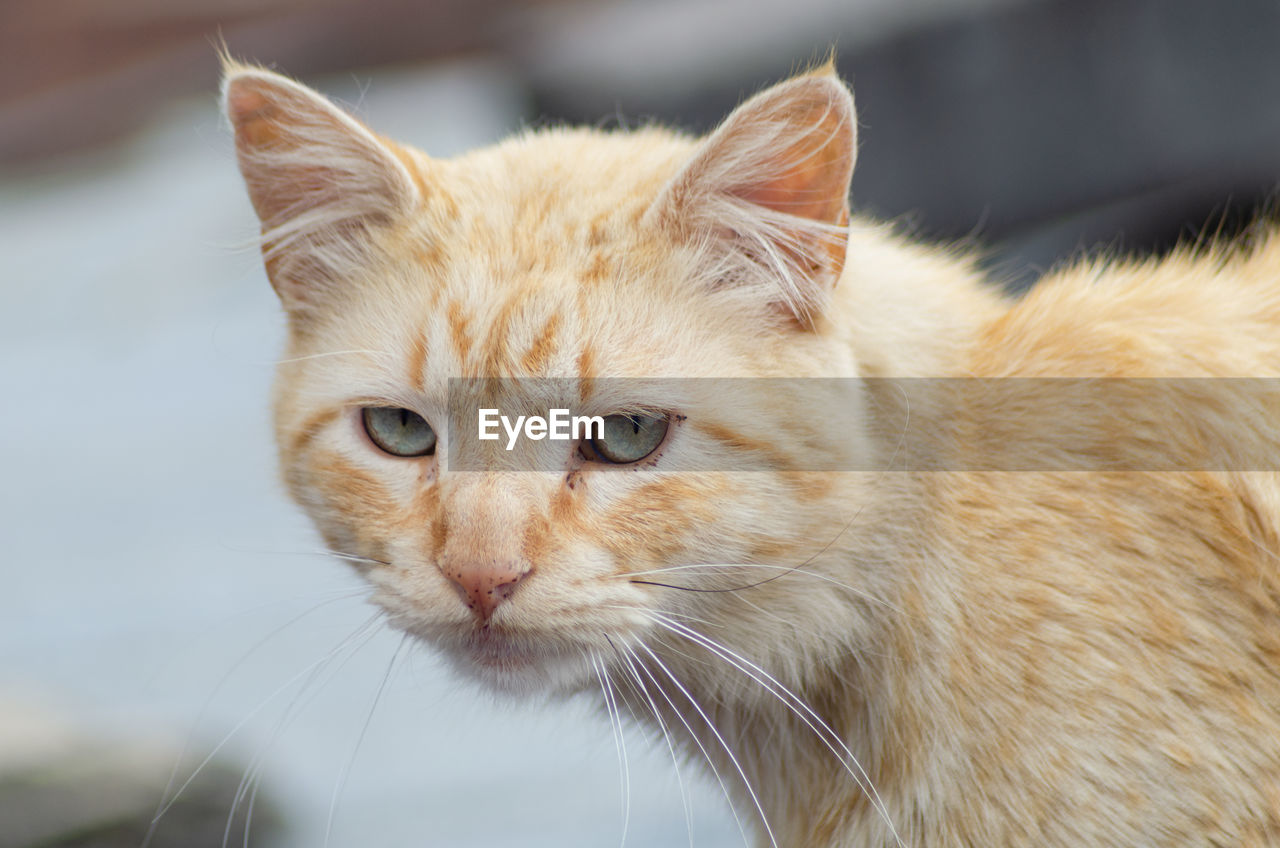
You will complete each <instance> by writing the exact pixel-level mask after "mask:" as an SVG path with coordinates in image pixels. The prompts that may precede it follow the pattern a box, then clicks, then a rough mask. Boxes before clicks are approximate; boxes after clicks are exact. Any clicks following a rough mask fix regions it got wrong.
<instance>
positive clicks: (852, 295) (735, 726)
mask: <svg viewBox="0 0 1280 848" xmlns="http://www.w3.org/2000/svg"><path fill="white" fill-rule="evenodd" d="M849 257H850V259H849V262H848V263H847V265H846V267H845V270H844V274H843V276H842V278H841V280H840V283H839V285H838V286H837V288H836V291H835V293H834V295H833V303H832V313H831V316H832V321H831V324H830V325H829V326H828V331H829V332H832V333H837V334H839V337H840V338H841V339H842V341H843V342H845V343H847V344H848V349H849V351H850V354H851V357H852V359H853V361H854V363H855V365H856V368H855V370H856V372H857V373H859V374H860V375H862V376H863V377H871V378H908V379H910V378H920V377H937V376H944V377H945V376H963V375H965V373H966V368H965V364H964V363H965V359H966V353H967V351H968V350H969V349H970V347H971V345H972V342H973V340H974V339H975V338H976V337H977V336H978V334H979V333H980V332H981V331H982V329H983V327H984V326H986V325H987V324H988V323H989V322H990V321H991V320H993V319H994V318H995V317H997V316H998V315H999V314H1000V313H1001V312H1002V311H1003V310H1004V309H1005V308H1006V305H1005V303H1004V301H1003V300H1002V299H1001V297H1000V296H999V295H998V294H997V293H996V291H995V289H993V288H992V287H990V286H988V285H986V284H984V283H983V281H982V278H981V276H980V275H979V274H978V273H977V271H976V270H974V268H973V266H972V264H971V263H970V262H968V261H967V260H966V259H965V258H964V257H962V256H960V255H958V254H956V255H953V254H948V253H945V252H941V251H936V250H926V249H923V248H919V247H915V246H912V245H910V244H908V243H906V242H904V241H901V240H899V239H897V238H895V237H893V236H891V235H890V234H889V233H888V232H887V230H886V228H885V227H878V226H874V225H864V224H857V223H855V224H854V226H853V228H852V236H851V247H850V250H849ZM893 384H894V380H892V379H883V380H881V379H877V380H870V381H868V382H867V384H866V385H868V387H869V388H868V391H871V392H874V391H892V389H893ZM926 396H927V389H926ZM881 400H885V401H889V402H883V403H882V402H880V401H881ZM892 400H893V398H892V397H890V398H885V399H877V398H872V399H871V402H870V403H868V405H867V411H868V414H869V415H870V418H869V419H868V421H869V427H870V429H871V430H872V431H876V432H872V433H870V434H869V435H868V436H867V439H868V448H867V450H868V451H869V452H870V453H871V454H872V455H871V457H870V467H872V468H880V469H886V470H883V471H880V472H865V473H854V474H834V475H828V477H829V479H828V480H827V481H826V484H828V485H829V486H830V487H831V490H830V493H829V495H828V496H827V497H825V498H824V499H823V503H822V509H823V510H824V515H823V518H822V521H821V523H820V524H819V525H815V527H813V528H811V530H812V533H813V534H814V538H815V539H817V538H818V537H819V536H821V539H820V541H817V542H815V543H814V546H813V547H812V548H803V549H802V548H801V547H799V546H798V547H797V548H796V550H794V551H792V552H791V559H792V560H794V562H792V561H786V562H779V563H771V564H770V567H775V568H776V567H778V566H780V565H781V566H787V565H791V566H795V565H797V564H800V569H801V570H803V572H805V573H804V574H803V575H796V576H794V577H791V578H790V579H780V580H777V581H775V582H773V583H771V584H770V585H768V586H761V587H758V588H756V589H753V590H751V591H750V593H749V594H744V597H743V603H744V604H749V606H743V607H741V608H734V607H732V605H731V604H730V605H728V608H730V609H740V611H746V610H752V609H754V610H755V613H754V615H756V616H757V617H758V621H759V633H758V636H759V638H758V639H756V640H754V641H753V642H752V644H743V645H738V644H732V645H723V646H722V649H723V650H722V651H721V652H720V654H719V656H718V658H709V657H708V656H707V654H708V653H711V652H713V651H700V650H693V651H691V650H686V648H688V646H687V645H686V646H684V647H680V646H679V645H678V644H676V643H679V642H680V641H681V640H680V639H679V638H668V639H667V640H666V642H667V644H671V645H674V646H675V648H679V649H678V650H677V649H672V650H670V651H663V650H662V649H661V648H659V649H658V652H659V654H660V655H661V662H663V663H666V664H667V665H669V666H670V667H672V669H673V670H674V671H675V675H674V676H676V677H679V678H681V679H682V680H684V681H688V684H687V685H688V687H689V692H688V697H689V700H696V701H697V703H698V704H699V705H700V709H701V710H702V711H705V716H704V715H703V714H702V713H700V712H699V713H695V712H691V711H690V710H688V709H686V710H683V711H682V712H683V714H684V715H683V718H682V717H681V716H679V715H676V714H675V712H673V711H669V710H666V709H662V710H660V711H661V712H663V713H665V717H664V718H665V724H666V725H667V730H668V731H669V732H671V733H672V734H673V735H674V736H675V737H676V738H681V739H683V741H684V742H685V747H686V748H687V749H688V753H689V754H690V756H692V757H693V758H694V759H695V760H696V759H700V758H701V757H702V756H704V755H705V756H707V757H708V758H709V759H711V760H712V761H714V762H715V763H716V768H717V770H718V771H719V772H720V773H721V775H722V777H723V779H724V781H725V783H726V784H730V785H733V786H735V787H738V789H737V796H738V797H737V803H736V806H737V807H738V808H739V809H743V810H749V809H752V808H754V807H755V805H756V803H757V800H758V801H759V804H760V805H761V806H762V807H764V809H765V812H766V814H767V817H768V820H769V821H770V822H771V823H773V824H775V825H776V826H777V829H778V830H779V831H780V832H785V833H788V834H798V833H810V834H821V833H822V832H829V833H847V832H849V828H850V827H851V824H850V823H851V822H852V821H853V820H854V819H856V820H858V821H860V822H862V823H863V824H864V825H865V827H866V828H867V830H866V831H865V835H866V837H867V841H866V844H886V841H887V844H892V840H891V836H890V833H891V832H890V831H888V830H886V829H884V827H885V825H884V821H885V816H883V815H881V814H880V813H879V812H878V811H877V810H876V809H875V806H876V805H877V804H880V803H883V804H886V805H899V808H897V809H893V810H888V809H887V808H886V812H887V813H888V814H889V815H890V816H891V817H892V818H893V819H894V820H896V821H898V822H901V821H904V820H905V819H907V818H909V817H910V813H909V812H908V811H904V810H903V809H901V808H900V805H901V804H903V803H907V804H909V803H911V802H910V801H909V800H908V799H909V798H910V797H912V790H911V789H910V788H908V787H909V786H910V785H912V784H913V783H916V782H917V781H916V780H915V778H914V777H912V776H911V775H910V774H909V773H908V772H909V771H910V769H911V767H912V764H913V763H924V762H934V761H937V757H936V756H935V754H936V752H934V751H924V750H918V749H919V748H920V746H922V745H928V744H932V743H931V741H930V740H933V739H935V735H934V734H932V733H929V732H925V731H924V730H923V729H922V728H921V727H919V726H917V725H920V724H921V723H923V722H928V721H930V720H931V719H930V718H929V717H928V716H926V715H924V714H922V713H920V711H919V705H921V704H937V703H939V698H943V697H944V696H945V693H938V692H932V691H925V690H928V689H929V687H931V686H934V685H936V681H938V680H940V679H943V675H941V674H938V673H936V670H931V668H930V667H929V665H930V663H933V662H937V661H940V660H939V659H938V658H939V657H941V656H943V654H944V653H945V649H946V645H947V643H948V639H949V630H948V628H949V620H950V619H949V616H948V609H949V607H950V606H951V605H952V604H953V603H954V598H955V596H956V593H955V592H954V591H953V590H952V588H951V587H950V585H949V582H948V581H949V577H948V575H946V574H942V573H938V571H937V569H935V568H934V567H933V565H934V564H936V563H937V562H938V561H940V560H943V559H945V554H940V553H939V552H938V551H936V550H934V549H933V541H932V540H934V539H936V538H937V534H935V533H933V532H932V531H931V529H930V528H931V522H932V521H933V520H934V519H933V516H931V515H930V513H929V511H928V510H927V509H926V508H925V504H926V503H927V502H928V492H927V487H928V486H929V485H931V484H932V483H931V481H930V479H929V477H930V475H912V474H901V473H894V472H893V471H890V470H887V469H890V468H895V469H896V468H900V467H901V466H900V463H898V462H896V461H895V456H894V451H896V450H898V449H899V448H900V442H899V439H898V435H900V434H899V433H897V431H895V430H894V428H895V427H896V426H897V423H898V422H897V421H891V422H877V421H876V420H875V416H876V414H877V410H883V409H886V408H890V407H892V406H893V404H892V402H891V401H892ZM927 406H928V405H927V404H925V405H924V407H926V408H918V409H914V410H913V413H912V414H913V416H915V417H914V419H913V428H914V432H917V433H931V432H937V431H945V429H946V427H945V422H944V421H942V420H941V416H940V415H939V420H938V421H937V422H936V426H935V424H931V423H930V422H929V421H928V420H927V419H928V417H929V416H930V414H931V413H930V411H929V409H928V408H927ZM934 414H935V415H937V413H936V408H935V413H934ZM922 416H923V418H924V419H926V420H921V417H922ZM849 437H850V438H857V437H856V436H854V435H852V434H850V436H849ZM881 437H885V438H881ZM822 546H825V547H822ZM747 573H750V572H747ZM770 576H773V573H772V572H770ZM744 582H753V581H750V580H747V581H744ZM926 610H927V611H928V613H927V614H926V612H925V611H926ZM713 624H714V622H712V623H709V624H708V625H707V626H706V627H705V628H704V630H705V632H706V633H707V634H709V635H710V636H711V637H712V638H714V637H715V634H716V633H717V630H716V629H715V628H714V627H713ZM691 653H695V654H700V655H699V656H695V657H694V659H693V661H690V654H691ZM709 659H710V660H711V661H710V662H708V660H709ZM652 673H653V675H654V678H655V680H654V682H655V683H663V682H665V679H664V678H663V676H662V675H663V672H662V670H661V669H659V668H654V669H653V672H652ZM668 688H669V686H668ZM680 698H681V696H680V695H677V696H676V699H677V700H680ZM659 706H660V707H661V706H665V705H662V704H660V703H659ZM647 711H648V706H646V705H640V708H638V709H637V711H636V714H637V715H643V714H645V713H646V712H647ZM683 721H688V722H690V723H691V724H693V729H694V730H695V731H696V733H695V734H688V733H685V732H684V731H685V730H686V729H687V728H685V727H682V726H681V725H682V722H683ZM708 723H710V724H713V725H714V726H715V727H716V729H717V730H718V732H719V733H720V734H722V735H723V743H722V742H721V741H720V739H719V738H718V737H717V736H716V735H715V734H713V733H712V732H711V731H710V729H709V728H708V727H707V726H706V725H707V724H708ZM832 731H834V732H832ZM693 735H696V736H698V737H699V738H700V739H701V745H702V748H703V750H699V748H698V747H696V746H695V744H694V743H693V742H691V740H690V737H691V736H693ZM908 745H910V746H914V748H913V749H912V750H908V747H907V746H908ZM726 748H727V749H732V750H733V752H734V756H733V757H731V756H729V755H728V753H727V751H726V750H725V749H726ZM850 755H852V756H850ZM780 762H786V763H787V764H788V766H787V768H788V777H787V778H786V779H785V780H783V779H781V778H780V775H779V771H778V763H780ZM842 764H843V765H842ZM739 768H740V769H741V770H742V773H745V775H746V781H745V782H746V783H750V784H751V786H752V788H753V789H754V790H755V793H756V796H755V798H753V797H752V796H751V794H750V793H748V792H746V790H745V789H744V788H742V784H743V783H744V781H742V780H741V776H742V774H741V773H739V772H738V769H739ZM806 770H810V771H811V772H812V773H804V772H805V771H806ZM872 784H874V785H875V786H876V787H877V788H878V789H879V791H880V793H881V795H882V796H883V798H882V799H878V798H877V795H876V794H875V793H873V792H871V791H870V790H869V787H870V786H871V785H872ZM817 787H821V788H822V790H821V791H823V792H832V793H837V794H840V795H843V796H845V800H844V802H842V803H840V804H833V805H831V808H832V809H841V810H845V811H850V812H849V815H848V818H847V819H846V820H844V821H841V822H835V821H832V822H827V823H814V822H809V821H801V820H795V821H790V820H789V818H790V817H793V816H797V815H801V811H804V810H810V809H812V808H813V803H812V802H813V799H812V797H809V795H810V794H811V793H812V792H814V791H816V788H817ZM793 793H804V797H801V796H800V795H798V794H793ZM852 811H860V812H858V813H857V814H855V813H853V812H852ZM814 838H815V839H818V840H819V841H817V842H814V844H827V843H825V842H821V837H820V836H815V837H814ZM764 844H767V842H766V843H764ZM806 844H807V843H806Z"/></svg>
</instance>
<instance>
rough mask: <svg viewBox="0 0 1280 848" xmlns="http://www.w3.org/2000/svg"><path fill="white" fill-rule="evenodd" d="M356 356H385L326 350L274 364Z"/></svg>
mask: <svg viewBox="0 0 1280 848" xmlns="http://www.w3.org/2000/svg"><path fill="white" fill-rule="evenodd" d="M356 354H361V355H364V356H383V357H385V356H386V355H387V354H386V352H385V351H378V350H328V351H325V352H323V353H312V354H308V355H307V356H295V357H293V358H292V359H277V360H276V364H277V365H287V364H289V363H291V362H306V361H307V360H310V359H324V358H325V357H327V356H353V355H356Z"/></svg>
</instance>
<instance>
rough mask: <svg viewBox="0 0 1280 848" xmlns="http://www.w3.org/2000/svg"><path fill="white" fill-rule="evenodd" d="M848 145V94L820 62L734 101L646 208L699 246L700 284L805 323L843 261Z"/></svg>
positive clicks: (851, 134) (851, 138)
mask: <svg viewBox="0 0 1280 848" xmlns="http://www.w3.org/2000/svg"><path fill="white" fill-rule="evenodd" d="M856 147H857V127H856V116H855V112H854V106H853V96H852V95H851V94H850V92H849V89H848V88H846V87H845V85H844V84H843V83H842V82H841V81H840V80H839V78H838V77H837V76H836V75H835V71H834V69H833V68H832V66H831V65H830V64H828V65H827V66H825V67H823V68H820V69H818V70H816V71H814V72H811V73H808V74H805V75H804V76H800V77H796V78H794V79H791V80H788V81H786V82H783V83H780V84H778V85H775V86H773V87H772V88H769V89H767V90H765V91H763V92H761V93H760V94H757V95H755V96H754V97H752V98H751V99H749V100H747V101H746V102H745V103H743V104H742V105H741V106H739V107H738V108H737V109H736V110H735V111H734V112H733V113H732V114H731V115H730V116H729V117H728V118H727V119H726V120H725V121H724V123H723V124H721V125H720V127H719V128H718V129H716V131H715V132H713V133H712V134H711V135H710V136H708V137H707V138H706V139H705V140H704V141H703V143H702V145H701V147H700V148H699V149H698V151H697V153H695V154H694V156H693V158H692V159H691V160H690V161H689V162H688V163H687V164H686V165H685V166H684V168H683V169H682V170H681V171H680V172H679V173H678V174H677V176H676V177H675V178H674V179H673V180H672V182H671V183H670V184H668V185H667V187H666V188H665V189H664V191H663V193H662V195H661V196H660V197H659V198H658V199H657V201H656V202H655V204H654V206H653V207H652V208H651V209H650V211H649V214H650V216H651V218H653V219H655V220H656V221H657V222H658V224H659V225H661V226H664V227H667V228H668V229H674V230H677V231H679V232H681V233H682V234H683V235H684V236H685V237H686V239H688V240H689V243H690V244H693V245H696V246H698V247H699V248H700V249H702V250H703V251H704V257H703V258H704V260H705V261H704V265H705V267H706V269H707V271H706V273H707V274H708V275H710V276H711V277H712V278H713V279H711V280H709V281H707V282H710V283H712V284H713V285H715V286H725V285H732V286H738V287H746V288H748V289H751V290H754V291H753V294H756V295H757V296H759V297H762V298H766V299H768V301H769V302H770V303H772V304H775V305H776V306H777V307H779V308H781V309H783V310H785V311H786V312H788V313H790V315H791V316H793V317H794V318H795V319H797V320H799V321H800V323H801V324H803V325H806V326H808V325H810V324H811V323H812V320H813V318H814V317H815V316H816V315H817V314H819V313H820V312H821V311H822V310H823V308H824V306H825V304H826V301H827V297H828V294H829V293H830V291H831V289H832V288H833V287H834V286H835V284H836V281H837V280H838V279H839V277H840V274H841V272H842V271H843V268H844V257H845V248H846V246H847V242H848V224H849V201H848V196H849V183H850V180H851V179H852V178H853V164H854V158H855V155H856Z"/></svg>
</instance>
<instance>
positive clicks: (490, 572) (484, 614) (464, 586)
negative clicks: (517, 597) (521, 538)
mask: <svg viewBox="0 0 1280 848" xmlns="http://www.w3.org/2000/svg"><path fill="white" fill-rule="evenodd" d="M440 570H441V571H442V572H444V576H445V577H447V578H449V582H451V583H453V586H454V588H455V589H457V590H458V593H459V594H460V595H461V596H462V602H463V603H465V604H466V605H467V607H468V608H469V609H470V610H471V611H472V612H473V613H475V614H476V617H477V618H479V619H480V622H481V623H482V624H483V623H485V622H487V621H488V620H489V618H490V616H492V615H493V611H494V610H495V609H497V608H498V606H499V605H500V604H502V603H503V602H504V601H506V600H507V599H508V598H510V597H511V593H512V592H514V591H515V589H516V586H517V585H518V584H519V583H520V581H521V580H524V579H525V578H526V577H528V576H529V572H530V571H532V570H533V569H532V568H530V567H529V565H528V564H527V563H523V562H501V561H495V560H485V561H479V562H465V563H449V564H447V565H444V566H442V567H441V569H440Z"/></svg>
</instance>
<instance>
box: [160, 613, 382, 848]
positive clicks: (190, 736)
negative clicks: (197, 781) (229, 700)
mask: <svg viewBox="0 0 1280 848" xmlns="http://www.w3.org/2000/svg"><path fill="white" fill-rule="evenodd" d="M361 594H363V590H361V591H359V592H343V593H342V594H339V595H337V596H335V597H332V598H329V599H327V600H324V601H321V602H320V603H318V604H316V605H314V606H312V607H309V608H308V609H306V610H304V611H302V612H300V613H298V614H297V615H295V616H294V617H293V618H291V619H289V620H288V621H286V622H285V623H284V624H281V625H280V626H279V627H276V628H275V629H273V630H272V631H271V632H269V633H267V634H266V635H265V636H263V637H262V638H261V639H259V640H258V641H256V642H254V643H253V644H252V645H251V646H250V647H249V648H248V649H247V650H245V652H244V653H242V654H241V655H240V656H239V657H238V658H236V660H235V662H233V663H232V664H231V667H230V668H228V669H227V670H226V671H225V672H224V673H223V674H222V676H221V677H220V678H218V681H217V682H216V683H215V684H214V686H213V689H212V691H210V692H209V695H208V697H207V698H205V700H204V703H203V704H202V705H201V706H200V710H199V711H198V712H197V713H196V717H195V719H193V720H192V722H191V727H190V729H189V730H188V731H187V734H186V736H185V737H184V738H183V740H182V745H181V746H180V747H179V749H178V753H177V755H176V756H175V757H174V760H173V768H172V769H171V770H170V772H169V779H168V781H167V782H166V783H165V787H164V790H163V791H162V792H161V793H160V801H159V803H158V804H157V805H156V811H155V813H154V814H153V815H152V818H151V822H150V824H149V825H148V826H147V832H146V834H145V835H144V836H143V838H142V844H141V845H140V846H139V848H150V845H151V841H152V840H153V839H154V838H155V834H156V829H157V828H158V827H159V826H160V818H161V817H162V816H163V815H164V813H165V811H166V810H168V809H169V804H170V803H171V800H173V799H170V797H169V793H170V792H171V791H173V787H174V784H175V783H177V781H178V771H179V769H181V767H182V760H183V759H184V758H185V757H186V755H187V752H188V751H189V750H190V749H191V743H192V741H193V740H194V739H195V734H196V728H197V727H199V725H200V723H201V722H202V721H203V720H204V718H205V716H206V715H207V714H208V712H209V707H210V706H211V705H212V704H213V699H214V698H215V697H217V695H218V693H219V692H221V691H222V687H223V686H225V685H226V684H227V681H229V680H230V679H231V677H232V675H233V674H235V672H236V671H237V670H238V669H239V668H240V666H242V665H244V663H245V662H246V661H247V660H248V659H249V657H251V656H253V655H254V654H255V653H257V652H258V651H259V650H261V648H262V646H264V645H266V644H267V643H268V642H270V641H271V640H272V639H274V638H275V637H276V636H279V635H280V634H281V633H283V632H284V631H285V630H287V629H289V628H290V627H292V626H293V625H295V624H297V623H298V622H299V621H301V620H302V619H304V618H306V617H307V616H309V615H311V614H313V613H315V612H317V611H319V610H321V609H323V608H325V607H327V606H329V605H331V604H335V603H337V602H338V601H345V600H350V599H351V598H354V597H356V596H357V595H361ZM233 732H234V731H233ZM215 753H216V751H215ZM194 776H195V775H192V777H193V778H194ZM184 788H185V784H184ZM178 791H179V792H181V789H179V790H178ZM176 797H177V794H176V793H175V795H174V799H176Z"/></svg>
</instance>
